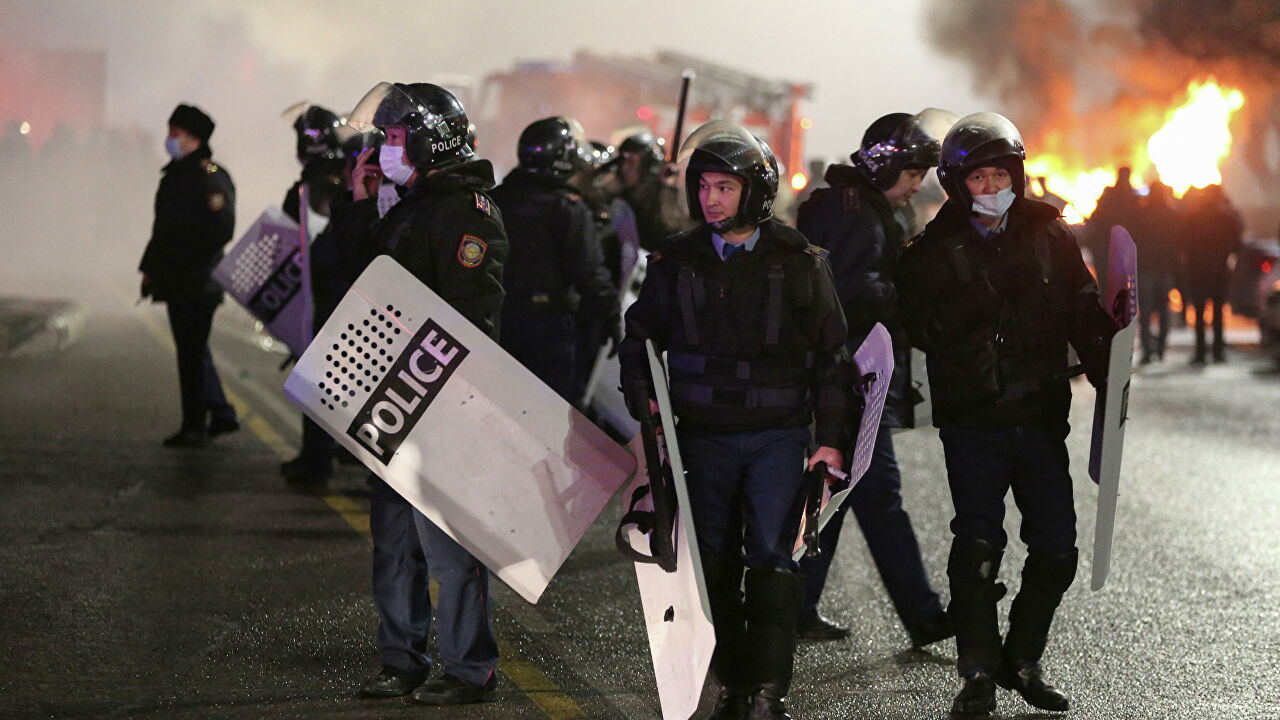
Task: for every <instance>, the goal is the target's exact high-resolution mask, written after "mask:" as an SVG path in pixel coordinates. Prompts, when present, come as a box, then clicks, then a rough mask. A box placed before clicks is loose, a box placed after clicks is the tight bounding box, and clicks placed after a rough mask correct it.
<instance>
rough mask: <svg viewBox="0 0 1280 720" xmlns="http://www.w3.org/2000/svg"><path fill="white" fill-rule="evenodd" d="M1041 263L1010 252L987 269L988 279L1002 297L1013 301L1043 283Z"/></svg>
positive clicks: (1022, 254) (1030, 257)
mask: <svg viewBox="0 0 1280 720" xmlns="http://www.w3.org/2000/svg"><path fill="white" fill-rule="evenodd" d="M1042 272H1043V269H1042V268H1041V267H1040V261H1038V260H1036V259H1035V257H1033V256H1031V255H1028V254H1026V253H1023V252H1016V251H1014V252H1008V253H1005V254H1004V255H1002V256H1000V257H999V258H997V259H996V260H995V261H994V262H992V263H991V264H990V265H989V266H988V267H987V278H988V279H989V280H991V287H993V288H995V291H996V292H997V293H998V294H999V295H1000V297H1002V298H1004V299H1006V300H1012V299H1014V298H1017V297H1021V296H1022V295H1024V294H1025V293H1027V292H1030V291H1031V290H1032V289H1033V288H1035V287H1036V286H1038V285H1040V284H1042V283H1043V276H1042V274H1041V273H1042Z"/></svg>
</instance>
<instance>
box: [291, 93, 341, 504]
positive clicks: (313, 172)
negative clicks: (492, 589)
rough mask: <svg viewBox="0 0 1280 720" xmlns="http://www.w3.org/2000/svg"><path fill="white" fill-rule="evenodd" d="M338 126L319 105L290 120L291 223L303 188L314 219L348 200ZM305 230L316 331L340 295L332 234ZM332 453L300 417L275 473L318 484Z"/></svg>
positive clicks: (325, 438) (329, 470)
mask: <svg viewBox="0 0 1280 720" xmlns="http://www.w3.org/2000/svg"><path fill="white" fill-rule="evenodd" d="M341 127H342V118H340V117H338V115H337V114H335V113H334V112H333V111H332V110H328V109H326V108H323V107H320V106H319V105H311V106H309V107H307V108H306V109H305V110H303V111H302V112H301V113H300V114H299V115H298V117H297V118H296V119H295V120H294V122H293V130H294V134H295V136H296V147H297V157H298V162H299V163H300V164H301V165H302V177H300V178H299V179H298V180H297V181H296V182H295V183H294V184H293V186H292V187H290V188H289V191H288V192H286V193H285V196H284V203H283V205H282V209H283V210H284V212H285V214H286V215H288V216H289V217H291V218H293V220H294V222H300V220H301V208H300V207H299V202H300V199H301V193H300V189H301V188H302V187H303V186H306V188H307V204H308V205H309V206H310V208H311V212H312V214H313V217H323V218H326V219H328V218H330V217H331V216H332V213H333V206H334V205H335V204H341V203H344V202H347V201H349V200H350V193H349V191H348V190H347V189H346V183H345V182H344V180H343V174H344V170H345V169H346V160H345V159H344V156H345V152H344V149H343V145H342V141H341V139H340V138H339V137H338V130H339V128H341ZM308 230H309V231H312V232H313V234H314V235H315V241H314V242H313V243H312V244H311V247H310V249H309V251H308V256H307V260H308V265H309V271H310V273H311V294H312V298H311V299H312V310H313V315H314V319H313V327H319V326H320V325H323V324H324V321H325V319H327V318H328V316H329V314H328V312H322V311H321V308H322V307H324V308H328V309H330V310H331V309H332V307H334V306H336V304H337V300H338V298H340V297H341V295H339V296H338V298H331V297H328V296H327V293H326V291H327V290H332V289H333V278H334V275H333V272H332V268H333V266H334V264H335V262H336V260H337V258H336V256H335V255H334V253H333V251H334V250H335V249H336V244H334V243H332V242H331V240H332V239H333V236H330V238H329V241H326V242H324V243H321V240H320V238H321V237H322V236H323V235H324V234H325V231H327V230H328V227H327V226H326V227H325V228H324V230H322V231H321V232H319V233H315V232H314V231H315V228H312V227H310V226H308ZM317 251H319V252H317ZM336 449H337V443H335V442H334V440H333V438H331V437H329V434H328V433H326V432H325V431H324V430H322V429H321V428H320V426H319V425H317V424H315V422H313V421H312V420H311V419H310V418H308V417H307V416H305V415H304V416H303V417H302V449H301V451H300V452H299V453H298V456H297V457H295V458H293V459H292V460H289V461H287V462H285V463H282V464H281V465H280V473H281V474H282V475H284V477H285V479H286V480H288V481H289V482H292V483H298V484H307V485H310V484H318V483H322V482H324V481H325V479H327V478H328V477H329V476H330V475H332V474H333V454H334V451H335V450H336Z"/></svg>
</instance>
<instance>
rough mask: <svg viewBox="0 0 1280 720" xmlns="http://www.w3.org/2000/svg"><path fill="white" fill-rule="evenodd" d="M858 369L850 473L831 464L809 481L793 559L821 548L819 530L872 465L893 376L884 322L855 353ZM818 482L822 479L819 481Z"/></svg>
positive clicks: (889, 343) (891, 353)
mask: <svg viewBox="0 0 1280 720" xmlns="http://www.w3.org/2000/svg"><path fill="white" fill-rule="evenodd" d="M853 364H854V367H855V368H856V370H857V378H856V379H855V380H854V383H855V389H856V391H857V396H858V399H859V401H860V402H861V405H862V417H861V419H860V420H859V422H858V437H857V440H856V441H855V442H854V446H853V457H852V458H851V459H850V462H849V474H848V475H845V474H844V473H841V472H839V471H836V470H834V469H831V468H826V469H825V471H823V472H819V473H816V475H815V476H814V477H812V478H811V479H810V481H809V482H808V483H807V484H808V485H809V489H810V494H809V497H808V498H806V500H805V511H804V515H802V516H801V520H800V532H799V534H798V535H797V537H796V544H795V550H794V553H793V554H792V559H793V560H799V559H800V558H801V557H803V556H804V555H805V552H806V549H807V551H808V552H811V553H816V552H817V550H818V533H820V532H821V531H822V528H824V527H826V525H827V523H828V522H830V521H831V516H832V515H834V514H835V512H836V510H837V509H839V507H840V503H843V502H844V501H845V500H846V499H847V498H848V497H849V493H851V492H853V488H854V486H855V485H857V484H858V480H860V479H861V478H862V475H863V473H865V472H866V471H867V468H869V467H871V455H872V453H873V452H875V446H876V433H877V432H879V431H880V414H881V413H882V412H883V411H884V401H885V398H886V397H887V396H888V394H889V379H890V378H891V377H893V338H891V337H890V336H889V331H888V330H886V329H885V327H884V325H881V324H880V323H876V325H875V327H873V328H871V332H870V333H868V334H867V338H866V339H865V340H863V341H862V345H860V346H859V347H858V351H857V352H855V353H854V354H853ZM818 483H821V484H820V485H819V484H818Z"/></svg>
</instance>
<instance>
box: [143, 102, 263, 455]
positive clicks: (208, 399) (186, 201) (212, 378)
mask: <svg viewBox="0 0 1280 720" xmlns="http://www.w3.org/2000/svg"><path fill="white" fill-rule="evenodd" d="M213 127H214V123H213V119H212V118H210V117H209V116H208V115H206V114H205V113H204V112H203V111H201V110H200V109H199V108H197V107H194V106H191V105H179V106H178V107H177V108H176V109H174V111H173V114H172V115H170V116H169V135H168V137H167V138H166V139H165V149H166V150H167V151H168V153H169V156H170V157H172V158H173V160H172V161H170V162H169V164H168V165H165V166H164V171H163V172H164V177H162V178H161V179H160V188H159V189H158V190H157V191H156V202H155V208H156V218H155V224H154V225H152V227H151V241H150V242H149V243H147V249H146V252H144V253H143V256H142V262H141V263H140V264H139V265H138V270H140V271H141V272H142V289H141V291H142V296H143V297H150V298H151V299H152V300H154V301H156V302H163V303H166V304H167V306H168V310H169V327H170V329H172V330H173V343H174V345H175V346H176V349H177V354H178V384H179V386H180V388H181V391H182V427H181V428H180V429H179V430H178V432H177V433H176V434H174V435H172V436H170V437H168V438H165V440H164V445H165V447H196V446H199V445H202V444H204V442H205V440H206V439H207V438H212V437H215V436H217V435H222V434H224V433H229V432H234V431H235V430H238V429H239V428H240V424H239V422H237V420H236V411H235V409H234V408H232V407H231V405H230V404H229V403H228V402H227V398H226V396H224V395H223V393H222V382H221V381H220V380H219V379H218V371H217V370H216V369H215V368H214V367H213V357H212V356H211V355H210V353H209V332H210V330H211V329H212V327H213V313H214V311H215V310H217V308H218V305H220V304H221V303H222V289H221V288H219V287H218V286H217V285H216V284H214V282H213V281H212V280H211V279H210V278H209V274H210V273H211V272H213V268H214V267H215V266H216V265H217V264H218V261H220V260H221V259H222V246H223V245H225V244H226V242H227V241H228V240H230V239H231V232H232V230H233V229H234V228H235V224H236V211H235V205H236V188H235V185H234V184H232V182H231V175H229V174H228V173H227V171H226V169H225V168H223V167H221V166H219V165H217V164H215V163H214V162H213V151H212V150H210V149H209V137H210V136H211V135H213Z"/></svg>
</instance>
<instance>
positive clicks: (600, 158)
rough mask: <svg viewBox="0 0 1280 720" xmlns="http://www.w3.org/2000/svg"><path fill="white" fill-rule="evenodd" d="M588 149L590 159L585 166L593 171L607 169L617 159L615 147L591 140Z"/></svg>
mask: <svg viewBox="0 0 1280 720" xmlns="http://www.w3.org/2000/svg"><path fill="white" fill-rule="evenodd" d="M589 149H590V155H591V157H590V158H589V159H588V160H587V165H588V166H590V167H591V168H592V169H595V170H600V169H602V168H605V167H608V166H609V165H610V164H612V163H613V161H614V159H615V158H617V157H618V149H617V148H616V147H614V146H612V145H609V144H608V143H604V142H601V141H599V140H592V141H591V147H590V148H589Z"/></svg>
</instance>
